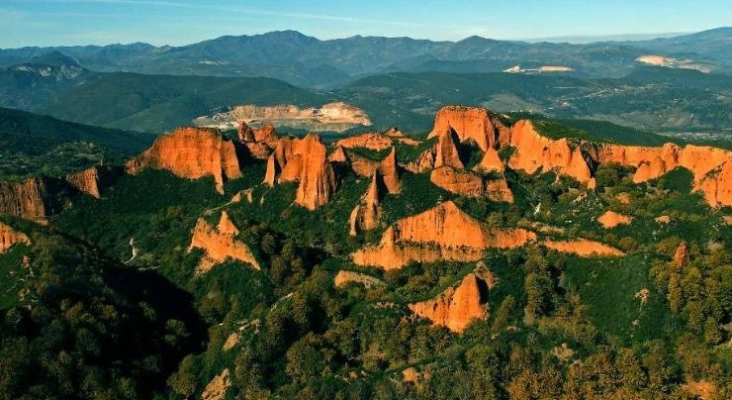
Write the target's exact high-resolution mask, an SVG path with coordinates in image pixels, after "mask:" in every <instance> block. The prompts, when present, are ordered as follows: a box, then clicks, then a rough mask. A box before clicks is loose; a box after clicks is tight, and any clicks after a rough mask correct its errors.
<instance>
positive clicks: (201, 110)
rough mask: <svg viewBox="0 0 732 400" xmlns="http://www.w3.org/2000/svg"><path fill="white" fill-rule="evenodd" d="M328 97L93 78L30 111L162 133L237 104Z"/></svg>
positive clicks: (167, 79)
mask: <svg viewBox="0 0 732 400" xmlns="http://www.w3.org/2000/svg"><path fill="white" fill-rule="evenodd" d="M327 100H328V97H327V96H324V95H321V94H319V93H315V92H313V91H309V90H306V89H300V88H297V87H294V86H292V85H290V84H287V83H285V82H282V81H278V80H274V79H268V78H225V77H211V76H173V75H141V74H132V73H109V74H107V73H104V74H97V75H96V76H95V77H94V78H93V79H89V80H87V81H85V82H83V83H79V84H78V85H75V86H73V87H71V88H69V89H66V90H64V91H62V92H59V93H56V95H55V96H51V97H50V98H49V99H48V100H47V101H43V102H39V103H37V104H35V105H33V106H32V107H31V110H32V111H34V112H37V113H40V114H46V115H51V116H54V117H56V118H60V119H63V120H67V121H74V122H79V123H85V124H91V125H98V126H105V127H108V128H117V129H126V130H135V131H145V132H154V133H162V132H165V131H167V130H170V129H173V128H175V127H178V126H183V125H191V124H192V121H193V119H194V118H196V117H200V116H202V115H208V114H211V113H212V112H215V111H221V110H225V109H226V108H227V107H231V106H236V105H241V104H261V105H271V104H294V105H297V106H320V105H323V104H325V103H327V102H328V101H327Z"/></svg>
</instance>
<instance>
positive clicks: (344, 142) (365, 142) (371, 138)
mask: <svg viewBox="0 0 732 400" xmlns="http://www.w3.org/2000/svg"><path fill="white" fill-rule="evenodd" d="M336 146H342V147H345V148H347V149H351V148H354V147H363V148H365V149H369V150H376V151H380V150H385V149H388V148H389V147H391V146H392V138H390V137H389V136H387V135H385V134H381V133H377V132H369V133H363V134H360V135H356V136H351V137H347V138H345V139H341V140H339V141H337V142H336Z"/></svg>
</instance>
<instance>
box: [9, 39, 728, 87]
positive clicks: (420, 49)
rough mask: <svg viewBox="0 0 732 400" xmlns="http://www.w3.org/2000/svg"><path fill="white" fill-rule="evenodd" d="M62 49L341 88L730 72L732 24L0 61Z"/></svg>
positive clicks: (129, 48)
mask: <svg viewBox="0 0 732 400" xmlns="http://www.w3.org/2000/svg"><path fill="white" fill-rule="evenodd" d="M52 52H59V53H62V54H64V55H66V56H68V57H71V58H73V59H74V60H75V61H76V62H78V64H79V65H81V66H83V67H85V68H87V69H90V70H95V71H100V72H137V73H144V74H173V75H211V76H264V77H271V78H276V79H281V80H284V81H287V82H289V83H291V84H295V85H298V86H305V87H329V88H333V87H337V86H341V85H343V84H344V83H347V82H350V81H353V80H354V79H356V78H358V77H362V76H364V75H370V74H377V73H384V72H397V71H399V72H421V71H427V70H430V71H435V70H439V71H443V72H496V71H503V70H505V69H507V68H511V67H513V66H515V65H517V64H520V65H522V66H525V67H530V68H534V67H537V66H542V65H562V66H567V67H569V68H571V69H572V70H573V71H572V74H573V75H575V76H578V77H586V78H601V77H620V76H623V75H625V74H627V73H629V72H630V71H631V70H632V69H633V68H634V67H635V66H636V64H637V62H636V59H637V58H638V57H640V56H643V55H649V54H654V55H655V54H658V55H661V56H664V57H671V58H690V59H692V60H693V61H694V62H695V63H697V64H699V65H702V66H704V68H708V69H710V70H713V71H717V72H725V73H729V72H730V71H732V56H730V54H732V28H719V29H714V30H710V31H705V32H700V33H695V34H691V35H682V36H677V37H671V38H659V39H655V40H647V41H630V42H599V43H590V44H569V43H549V42H541V43H527V42H519V41H499V40H491V39H486V38H483V37H479V36H472V37H469V38H466V39H463V40H460V41H457V42H449V41H430V40H416V39H411V38H407V37H401V38H387V37H363V36H354V37H350V38H346V39H334V40H319V39H317V38H314V37H310V36H306V35H303V34H301V33H299V32H296V31H279V32H270V33H265V34H261V35H253V36H246V35H245V36H223V37H219V38H216V39H213V40H207V41H203V42H200V43H194V44H190V45H186V46H180V47H171V46H162V47H155V46H152V45H148V44H144V43H134V44H129V45H119V44H115V45H109V46H76V47H45V48H43V47H25V48H20V49H4V50H0V67H9V66H13V65H17V64H23V63H28V62H32V61H33V60H34V58H36V57H44V56H46V55H47V54H48V53H52Z"/></svg>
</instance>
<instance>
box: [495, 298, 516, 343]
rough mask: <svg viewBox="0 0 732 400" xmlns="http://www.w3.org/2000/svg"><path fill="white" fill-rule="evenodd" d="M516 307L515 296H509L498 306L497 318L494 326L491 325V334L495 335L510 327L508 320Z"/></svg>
mask: <svg viewBox="0 0 732 400" xmlns="http://www.w3.org/2000/svg"><path fill="white" fill-rule="evenodd" d="M515 306H516V300H514V298H513V296H511V295H508V296H506V298H505V299H503V301H502V302H501V305H500V306H498V310H497V311H496V316H495V318H493V325H491V332H492V333H493V334H494V335H495V334H497V333H499V332H500V331H502V330H503V329H505V328H506V326H507V325H508V318H509V317H510V316H511V313H512V312H513V308H514V307H515Z"/></svg>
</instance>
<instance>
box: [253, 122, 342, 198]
mask: <svg viewBox="0 0 732 400" xmlns="http://www.w3.org/2000/svg"><path fill="white" fill-rule="evenodd" d="M294 181H297V182H299V185H298V187H297V193H296V198H295V202H296V203H297V204H299V205H301V206H303V207H305V208H307V209H309V210H314V209H316V208H317V207H320V206H322V205H324V204H326V203H327V202H328V200H330V196H331V194H332V193H333V192H334V191H335V190H336V177H335V172H334V170H333V166H332V165H331V164H330V162H329V161H328V159H327V157H326V149H325V145H324V144H323V143H322V142H321V140H320V137H319V136H316V135H308V136H306V137H305V138H303V139H289V138H288V139H282V140H280V141H279V143H278V144H277V147H276V148H275V150H274V152H273V153H272V155H271V156H270V157H269V159H268V160H267V172H266V174H265V179H264V182H265V183H266V184H268V185H270V186H273V185H275V184H277V183H282V182H294Z"/></svg>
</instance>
